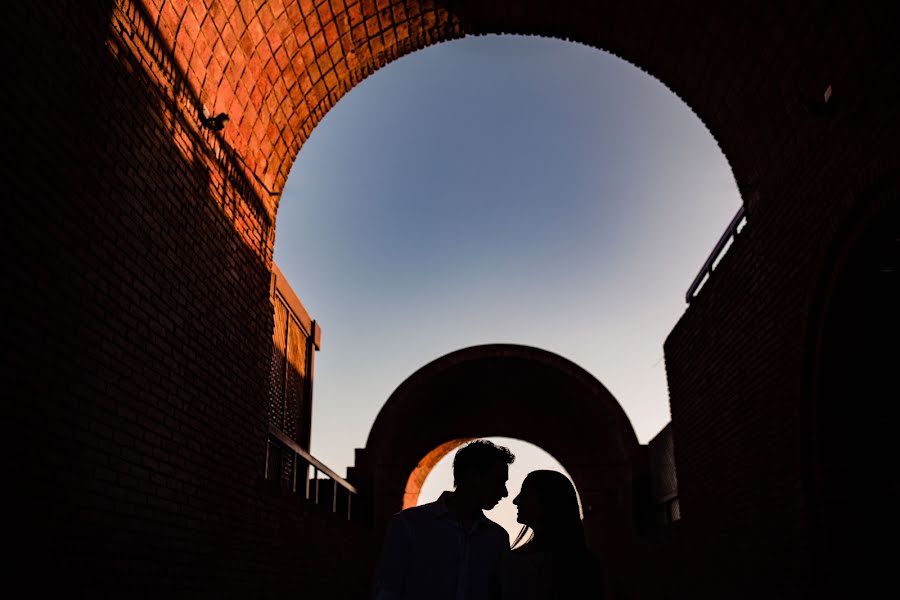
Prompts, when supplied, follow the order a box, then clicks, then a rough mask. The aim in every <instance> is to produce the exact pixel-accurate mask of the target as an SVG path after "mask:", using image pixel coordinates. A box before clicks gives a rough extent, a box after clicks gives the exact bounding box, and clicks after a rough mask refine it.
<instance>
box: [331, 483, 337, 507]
mask: <svg viewBox="0 0 900 600" xmlns="http://www.w3.org/2000/svg"><path fill="white" fill-rule="evenodd" d="M331 481H332V483H334V491H333V492H331V512H333V513H336V512H337V479H332V480H331Z"/></svg>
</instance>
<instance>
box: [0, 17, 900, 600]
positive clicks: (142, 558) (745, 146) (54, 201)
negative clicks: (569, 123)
mask: <svg viewBox="0 0 900 600" xmlns="http://www.w3.org/2000/svg"><path fill="white" fill-rule="evenodd" d="M4 27H5V28H7V29H8V31H6V32H5V33H4V40H5V43H6V47H7V48H9V50H10V51H9V52H8V53H7V57H8V58H7V61H8V62H7V64H8V69H9V76H8V77H7V78H6V82H7V85H6V86H5V90H4V110H3V111H2V123H3V131H4V137H5V139H4V144H3V146H2V148H3V149H2V152H3V159H4V160H3V172H4V182H5V187H4V189H5V190H6V191H5V195H4V201H3V202H2V203H0V205H2V209H0V210H2V216H3V223H4V227H5V229H4V233H5V236H4V238H5V240H6V243H7V247H8V248H9V249H10V250H9V251H8V252H7V258H6V260H4V261H3V281H4V286H5V287H4V290H5V291H4V294H3V313H4V317H5V318H4V321H5V323H4V327H3V348H4V360H3V367H2V374H3V378H4V389H5V390H7V393H8V394H9V395H10V397H11V399H10V400H9V401H5V402H4V403H3V419H2V422H3V427H4V431H3V441H4V445H5V446H6V448H5V450H4V453H3V460H4V472H5V473H6V474H7V485H8V489H9V490H11V491H10V492H9V493H5V494H4V508H6V510H7V518H8V520H9V521H10V523H11V525H10V526H9V533H10V535H9V537H7V538H6V539H7V545H8V547H10V548H13V549H15V552H14V556H13V558H12V559H11V562H10V563H9V567H10V571H11V572H12V573H14V574H15V575H16V576H17V577H19V578H21V579H23V580H25V583H27V584H28V585H31V586H32V587H33V588H52V587H59V589H61V590H64V591H65V592H66V593H69V594H74V595H101V596H102V595H116V596H123V595H124V596H127V595H150V596H166V597H176V596H190V597H197V596H218V597H222V596H225V597H247V596H261V597H265V596H268V597H275V596H283V595H292V596H299V597H312V598H328V597H335V598H349V597H354V596H353V595H354V594H357V595H359V594H361V593H362V592H361V590H362V589H363V588H364V587H365V585H364V583H365V581H366V580H367V576H368V575H367V571H368V568H369V564H368V562H367V561H368V560H369V559H370V557H368V558H367V556H368V555H367V554H366V552H367V551H366V550H364V548H366V547H367V545H366V544H364V543H360V540H363V539H366V538H367V536H369V535H370V533H371V532H370V531H369V530H368V529H367V527H366V526H365V525H362V524H359V523H346V522H342V521H340V520H335V519H334V518H333V517H332V516H329V515H322V514H319V513H317V512H315V510H314V509H313V508H312V507H308V506H305V505H303V504H302V503H298V502H295V501H294V500H295V498H282V497H281V496H280V495H279V493H277V492H275V491H273V490H271V489H269V488H268V487H267V486H265V485H262V484H261V483H260V477H261V470H262V465H263V463H264V452H265V443H266V435H267V432H266V428H267V409H268V400H267V399H268V394H269V375H270V361H271V355H272V354H271V353H272V331H273V306H272V303H271V300H270V295H269V285H270V281H271V272H272V248H273V242H274V235H275V217H276V213H277V205H278V200H279V193H280V191H281V189H282V188H283V185H284V182H285V180H286V178H287V174H288V172H289V170H290V167H291V165H292V163H293V161H294V158H295V157H296V155H297V152H298V150H299V148H300V147H301V145H302V144H303V143H304V141H305V140H306V139H307V138H308V137H309V135H310V133H311V132H312V130H313V128H314V127H315V125H316V124H317V123H318V122H319V120H320V119H321V118H322V117H323V116H324V114H325V113H326V112H327V111H328V110H329V109H330V108H331V107H332V106H333V105H334V104H335V103H336V102H337V101H338V100H339V99H340V98H341V97H342V96H343V94H345V93H346V92H347V91H348V90H350V89H352V87H353V86H354V85H356V84H357V83H358V82H359V81H361V80H362V79H363V78H365V77H367V76H369V75H371V74H372V73H374V72H375V71H376V70H377V69H379V68H381V67H382V66H384V65H386V64H388V63H389V62H390V61H392V60H395V59H396V58H398V57H400V56H402V55H404V54H407V53H409V52H412V51H415V50H417V49H420V48H423V47H425V46H428V45H430V44H433V43H437V42H440V41H443V40H447V39H451V38H456V37H461V36H464V35H471V34H483V33H491V32H497V33H500V32H502V33H516V34H526V35H540V36H548V37H558V38H563V39H569V40H572V41H575V42H578V43H583V44H587V45H590V46H593V47H596V48H599V49H602V50H606V51H609V52H612V53H614V54H616V55H618V56H620V57H622V58H624V59H626V60H628V61H630V62H631V63H633V64H634V65H636V66H637V67H639V68H641V69H643V70H645V71H647V72H648V73H650V74H652V75H653V76H655V77H657V78H658V79H659V80H660V81H662V82H663V83H664V84H665V85H667V86H668V87H669V89H671V90H672V91H673V92H674V93H675V94H677V95H678V96H679V97H680V98H682V99H683V100H684V101H685V102H686V103H687V104H688V105H689V106H690V107H691V108H692V109H693V110H694V111H695V112H696V114H697V115H698V116H699V118H700V119H701V120H702V121H703V122H704V123H705V124H706V126H707V127H708V128H709V130H710V132H711V134H712V135H713V136H714V138H715V139H716V140H717V142H718V144H719V146H720V148H721V149H722V151H723V153H724V155H725V156H726V158H727V159H728V161H729V163H730V164H731V167H732V169H733V172H734V176H735V180H736V181H737V184H738V187H739V189H740V191H741V193H742V195H743V198H744V201H745V205H746V208H747V215H748V222H747V226H746V228H745V229H744V230H743V231H742V233H741V235H740V236H739V237H738V239H737V240H736V241H735V243H734V244H733V246H732V247H731V248H730V249H729V251H728V253H727V254H726V255H725V257H724V259H723V260H722V261H721V263H720V264H719V265H718V267H717V269H716V271H715V272H714V273H713V276H712V278H711V279H710V281H709V282H707V283H706V285H705V286H704V288H703V289H702V290H701V292H700V294H699V296H698V297H697V298H696V299H695V300H694V301H693V302H692V304H691V306H690V307H689V309H688V310H687V312H686V314H685V315H684V316H683V318H682V319H681V320H680V321H679V323H678V324H677V325H676V327H675V328H674V330H673V331H672V333H671V334H670V336H669V338H668V339H667V341H666V344H665V352H666V365H667V370H668V378H669V387H670V397H671V409H672V432H673V439H674V456H675V462H676V467H677V473H678V487H679V497H680V506H681V510H682V519H681V521H679V522H677V523H675V524H673V525H672V526H671V527H670V528H668V529H665V530H664V531H661V532H658V534H656V537H655V538H654V539H652V540H650V539H648V540H646V547H645V552H644V554H643V556H644V557H645V560H646V565H647V566H646V572H647V573H649V575H647V576H646V577H644V579H656V580H658V581H659V582H660V585H659V587H658V589H657V590H656V592H654V594H655V596H658V597H672V598H723V597H727V598H742V597H751V596H752V597H754V598H755V597H770V598H808V597H813V595H814V593H815V592H814V590H815V589H816V581H821V580H822V578H821V574H822V569H823V567H822V565H823V564H827V560H826V559H823V558H822V557H823V556H824V555H828V552H824V551H823V544H825V545H826V546H827V545H828V544H833V541H828V540H832V539H840V538H828V537H827V532H828V531H830V529H828V527H827V523H826V524H823V523H822V522H821V519H822V518H828V515H829V514H831V513H829V512H828V510H824V512H820V513H816V514H818V515H819V516H817V517H814V515H813V513H814V512H815V511H813V509H812V508H811V507H813V506H819V505H820V504H821V502H820V501H822V499H819V498H818V497H817V494H818V493H819V492H818V491H817V490H818V489H819V488H817V487H816V486H815V485H812V484H811V483H810V481H811V480H815V479H816V476H813V475H810V473H817V472H819V471H821V469H822V468H825V469H826V470H827V468H828V466H827V465H824V467H823V465H820V464H815V463H816V460H817V459H816V458H814V457H816V456H824V455H826V454H827V453H826V454H822V453H821V452H818V451H817V452H812V451H811V450H810V448H809V445H810V443H811V442H810V436H809V430H810V428H811V427H812V426H811V425H810V418H811V417H810V414H812V413H814V412H815V411H814V410H811V407H813V408H814V407H815V406H816V405H817V402H819V400H820V398H819V396H818V395H817V391H816V389H817V388H815V386H812V385H811V384H810V377H809V373H810V372H813V371H815V364H816V362H815V361H816V360H817V358H816V357H817V356H819V354H823V355H826V356H830V354H829V353H828V352H827V351H823V352H819V353H818V354H817V353H816V352H817V351H814V350H815V343H814V341H815V340H828V339H832V338H831V337H829V336H828V335H825V334H823V333H822V332H821V331H820V329H821V328H822V327H824V326H825V325H823V323H826V322H827V319H826V320H823V319H822V318H820V315H819V312H820V311H821V310H823V308H822V307H823V306H824V304H825V303H824V300H823V298H825V297H827V296H829V294H831V293H832V290H831V287H830V286H832V285H837V283H836V282H838V281H839V280H840V278H835V277H834V276H833V273H832V269H833V264H832V262H830V258H829V257H831V256H833V255H834V253H835V248H837V247H839V246H840V245H841V244H842V243H843V241H842V239H843V238H842V237H841V236H842V235H843V233H842V232H844V231H846V230H847V229H848V228H849V227H850V224H851V223H853V222H856V221H859V220H863V221H866V220H868V221H872V222H877V221H879V220H884V219H886V218H888V217H885V216H884V215H895V214H896V213H894V212H890V211H889V210H888V208H889V207H892V206H896V204H897V202H898V184H897V181H898V179H897V177H898V172H900V165H898V161H900V151H898V146H897V140H898V139H900V116H898V112H897V110H896V98H897V97H900V77H898V73H900V42H898V40H900V38H898V36H897V35H896V32H897V30H898V29H900V27H898V20H897V17H896V14H895V12H893V11H892V7H891V6H890V4H889V3H871V4H869V3H863V4H853V3H843V4H841V5H829V6H827V7H826V6H825V5H822V4H821V3H813V2H789V3H787V4H786V5H779V6H770V5H768V4H758V5H753V6H749V5H744V4H742V3H700V2H697V3H672V2H662V1H660V0H636V1H633V2H627V3H595V2H586V1H584V0H564V1H562V0H561V1H559V2H552V3H551V2H538V1H537V0H533V1H528V2H499V1H487V0H484V1H474V0H472V1H468V0H465V1H462V0H461V1H454V2H449V1H442V0H433V1H416V0H407V1H391V0H361V1H354V0H318V1H316V0H299V1H272V2H265V3H257V2H250V1H237V0H210V1H202V2H188V1H187V0H179V1H173V0H146V1H139V0H102V1H99V2H74V1H65V0H63V1H60V2H54V3H47V2H18V3H12V5H11V7H10V8H9V9H8V15H7V17H6V19H5V22H4ZM829 87H830V89H831V91H832V95H831V96H830V98H829V100H828V102H824V97H825V91H826V89H828V88H829ZM219 113H226V114H227V115H228V120H227V121H225V122H224V127H223V128H222V129H221V130H218V131H214V130H211V129H209V128H207V127H205V126H204V125H203V118H204V117H207V116H214V115H218V114H219ZM875 190H878V192H877V195H878V197H879V198H881V200H879V202H878V203H875V205H873V204H872V203H871V202H870V200H869V199H870V198H871V197H873V195H875V194H876V192H875ZM876 205H877V206H876ZM878 207H881V208H878ZM885 207H888V208H885ZM891 218H894V217H891ZM698 267H699V265H698ZM686 283H688V282H686ZM301 292H302V290H301ZM851 313H852V311H851ZM851 313H848V314H851ZM822 343H825V344H827V343H828V342H822ZM829 414H832V413H829ZM837 421H839V419H838V420H837ZM828 422H829V423H834V422H836V420H835V418H833V417H832V418H831V421H828ZM823 427H825V425H823ZM831 427H835V426H834V425H832V426H831ZM826 428H827V427H826ZM838 428H839V427H838ZM438 443H440V441H439V442H438ZM435 445H437V444H435ZM826 479H827V478H826ZM837 480H840V478H838V479H837ZM824 502H825V505H827V506H831V505H830V504H828V502H830V501H824ZM836 506H840V505H839V504H838V505H836ZM822 532H826V533H824V534H823V533H822ZM823 536H824V537H823ZM826 538H827V539H826ZM823 540H825V541H823ZM828 548H832V546H828ZM823 561H825V562H823ZM335 581H337V582H338V583H341V582H343V583H344V585H334V583H335ZM348 582H354V583H352V584H351V583H348ZM645 596H646V597H650V592H647V593H646V594H645Z"/></svg>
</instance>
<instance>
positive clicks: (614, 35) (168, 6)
mask: <svg viewBox="0 0 900 600" xmlns="http://www.w3.org/2000/svg"><path fill="white" fill-rule="evenodd" d="M144 2H145V4H146V9H147V10H148V12H149V13H150V16H151V19H155V20H156V23H157V27H158V30H159V33H160V35H161V37H162V39H163V41H164V42H165V43H166V44H168V45H169V46H170V47H171V48H173V50H174V58H175V60H176V62H177V63H178V64H179V66H180V67H181V68H182V69H183V70H184V72H185V73H186V74H187V77H188V80H189V82H190V84H191V85H192V86H193V87H194V88H195V90H196V91H197V92H198V93H199V95H200V99H201V101H202V103H203V104H204V106H205V107H206V108H207V109H208V111H210V113H212V114H218V113H220V112H225V113H227V114H228V115H229V116H230V120H229V121H228V122H227V124H226V127H225V129H224V132H223V134H224V139H225V141H226V142H227V143H229V144H230V145H231V146H232V147H233V148H234V149H235V150H236V151H237V152H238V153H239V154H240V155H241V156H242V157H243V159H244V161H245V162H246V163H247V165H248V167H249V168H250V169H252V170H253V171H254V172H255V174H256V175H257V176H258V177H259V178H260V179H261V180H262V181H263V182H264V183H265V184H266V185H267V186H268V188H269V189H270V190H275V191H276V192H280V190H281V189H282V188H283V186H284V183H285V181H286V179H287V176H288V172H289V171H290V168H291V164H292V163H293V160H294V157H295V156H296V155H297V152H298V151H299V149H300V147H301V146H302V145H303V143H304V142H305V141H306V139H307V138H308V137H309V135H310V133H311V132H312V129H313V128H314V127H315V125H316V124H317V123H318V122H319V120H320V119H322V117H323V116H324V115H325V113H326V112H327V111H328V110H329V109H330V108H331V107H332V106H333V105H334V104H335V103H336V102H337V101H338V100H339V99H340V98H341V97H342V96H343V95H344V94H345V93H346V92H347V91H348V90H350V89H351V88H352V87H353V86H354V85H356V84H357V83H358V82H359V81H360V80H362V79H363V78H365V77H366V76H368V75H370V74H371V73H373V72H374V71H375V70H376V69H378V68H380V67H382V66H384V65H385V64H387V63H389V62H390V61H392V60H395V59H396V58H398V57H400V56H403V55H405V54H407V53H409V52H412V51H414V50H417V49H420V48H423V47H425V46H428V45H430V44H433V43H435V42H439V41H442V40H447V39H452V38H458V37H462V36H464V35H467V34H481V33H516V34H528V35H539V36H546V37H555V38H562V39H568V40H572V41H576V42H579V43H584V44H587V45H589V46H593V47H596V48H600V49H603V50H606V51H609V52H612V53H614V54H616V55H618V56H620V57H622V58H624V59H625V60H628V61H630V62H632V63H633V64H635V65H637V66H638V67H640V68H642V69H644V70H646V71H647V72H649V73H650V74H652V75H653V76H655V77H657V78H659V79H660V80H661V81H662V82H663V83H664V84H666V85H667V86H668V87H669V88H670V89H671V90H673V91H674V92H675V93H677V94H678V95H679V96H680V97H681V98H683V99H684V100H685V101H686V102H687V104H688V105H689V106H690V107H691V108H693V109H694V111H695V112H696V113H697V114H698V115H699V116H700V118H701V119H702V120H703V122H704V123H705V124H706V126H707V127H708V128H709V129H710V131H711V132H712V134H713V136H714V137H715V138H716V140H717V141H718V142H719V144H720V147H721V148H722V150H723V152H724V153H725V156H726V158H727V159H728V160H729V162H730V163H731V165H732V168H733V169H734V172H735V176H736V177H735V178H736V180H737V182H738V185H739V187H740V188H742V192H743V191H744V190H743V188H744V186H745V184H746V183H747V182H749V181H752V180H753V179H755V178H756V176H757V174H758V173H759V171H760V170H761V169H762V168H763V166H762V164H761V163H763V162H765V161H766V160H775V159H777V156H774V157H770V156H769V155H770V154H771V147H772V144H771V142H772V141H773V140H772V139H771V136H773V135H774V136H779V135H780V136H782V138H784V137H789V136H790V130H791V127H790V125H791V124H792V123H793V121H792V119H793V120H794V121H796V119H797V117H796V116H795V113H796V108H797V107H798V106H799V105H800V100H802V99H804V98H813V99H814V98H816V97H818V96H820V95H821V93H822V91H823V90H824V89H825V87H826V85H827V84H828V82H829V81H830V80H831V79H830V78H833V77H836V76H840V75H841V74H842V73H843V72H844V70H846V69H847V68H848V67H847V65H848V64H849V63H848V62H847V60H843V59H842V57H844V56H845V54H846V56H850V54H849V53H846V52H845V53H844V54H842V53H841V46H840V43H839V42H840V38H841V36H840V35H838V33H839V32H835V31H834V23H839V24H843V25H844V26H846V27H853V26H855V25H854V24H851V23H849V22H844V21H841V19H839V18H837V17H835V15H834V14H832V13H829V14H828V15H823V14H822V11H816V10H815V9H814V7H807V8H804V7H803V6H800V7H799V8H798V7H797V6H793V7H791V8H790V9H785V13H783V14H778V13H777V12H776V11H766V12H767V14H766V15H762V14H756V13H755V11H756V10H757V9H758V8H759V7H757V8H756V9H754V8H753V7H749V6H738V5H732V4H731V3H711V4H708V5H702V3H697V4H693V3H692V4H691V5H690V6H688V5H684V4H683V3H676V2H664V1H662V0H632V1H630V2H609V3H606V2H596V1H589V0H552V1H549V0H548V1H539V0H529V1H524V2H501V1H496V0H494V1H490V0H461V1H441V0H406V1H402V0H271V1H266V2H259V1H255V2H254V1H252V0H203V1H199V0H194V1H191V0H144ZM832 12H833V11H832ZM772 14H774V15H775V16H772ZM825 16H827V17H828V23H829V24H830V25H829V26H828V27H823V23H822V22H820V20H819V19H820V18H822V19H824V17H825ZM857 20H859V19H857ZM813 31H815V32H816V33H815V35H813V34H812V33H811V32H813ZM832 33H833V34H834V35H833V39H828V40H826V39H825V37H828V36H829V35H830V34H832ZM585 76H590V74H589V73H586V74H585ZM792 115H794V116H792ZM728 124H734V126H732V127H729V126H728ZM794 124H795V125H796V123H794Z"/></svg>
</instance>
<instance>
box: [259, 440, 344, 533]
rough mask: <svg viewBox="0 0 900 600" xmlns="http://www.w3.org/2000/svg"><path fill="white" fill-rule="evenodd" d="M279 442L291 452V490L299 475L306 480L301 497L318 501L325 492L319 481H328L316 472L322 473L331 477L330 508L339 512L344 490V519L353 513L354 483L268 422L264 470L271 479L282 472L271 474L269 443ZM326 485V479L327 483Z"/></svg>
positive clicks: (270, 444)
mask: <svg viewBox="0 0 900 600" xmlns="http://www.w3.org/2000/svg"><path fill="white" fill-rule="evenodd" d="M273 445H275V446H278V447H280V448H281V449H282V450H286V451H288V452H289V453H290V454H291V457H292V460H291V473H290V488H291V491H292V492H296V491H297V480H298V478H302V480H305V485H304V488H305V489H304V497H305V498H306V499H307V500H311V501H312V502H314V503H315V504H319V500H320V498H321V496H322V495H323V494H324V493H325V492H323V491H322V490H320V484H321V482H323V481H324V482H327V479H323V478H320V477H319V474H320V473H321V474H323V475H325V476H326V477H328V479H331V486H332V488H331V490H330V493H331V512H333V513H337V512H338V492H339V491H343V492H345V494H343V495H344V496H345V498H346V500H347V501H346V504H347V520H350V519H351V516H352V513H351V508H352V504H353V500H352V499H353V496H356V495H358V494H359V492H358V490H357V489H356V488H355V487H353V486H352V485H351V484H350V483H349V482H348V481H347V480H345V479H344V478H343V477H341V476H340V475H338V474H337V473H335V472H334V471H332V470H331V469H329V468H328V467H326V466H325V465H324V464H322V463H321V462H320V461H319V460H318V459H316V458H315V457H314V456H313V455H311V454H310V453H309V452H307V451H306V450H304V449H303V448H301V447H300V446H299V445H298V444H297V442H295V441H294V440H292V439H291V438H289V437H288V436H287V435H286V434H285V433H284V432H282V431H281V430H280V429H278V428H277V427H275V426H274V425H271V424H270V425H269V439H268V441H267V442H266V470H265V478H266V479H271V478H272V477H273V476H275V477H280V476H281V473H278V474H273V473H272V472H271V469H270V463H271V461H270V454H271V450H272V446H273ZM300 463H303V467H302V468H303V473H302V474H300V468H301V467H300V466H299V465H300ZM310 467H312V469H313V476H312V477H309V468H310ZM326 485H327V483H326Z"/></svg>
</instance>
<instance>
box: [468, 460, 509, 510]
mask: <svg viewBox="0 0 900 600" xmlns="http://www.w3.org/2000/svg"><path fill="white" fill-rule="evenodd" d="M507 479H509V465H507V464H506V463H505V462H502V461H497V462H495V463H494V464H493V465H491V468H490V469H489V470H488V471H486V472H485V473H481V474H479V473H476V474H473V476H472V483H473V484H474V486H473V487H477V489H478V491H479V494H478V495H479V497H480V498H481V508H482V510H490V509H492V508H494V507H495V506H497V503H498V502H500V500H502V499H503V498H506V496H507V491H506V480H507Z"/></svg>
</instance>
